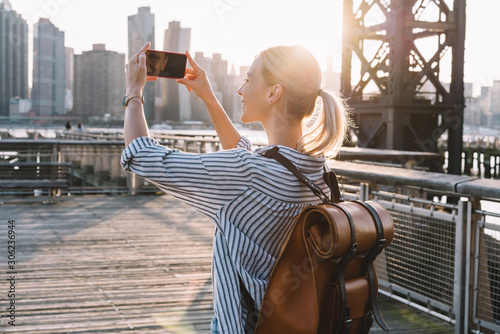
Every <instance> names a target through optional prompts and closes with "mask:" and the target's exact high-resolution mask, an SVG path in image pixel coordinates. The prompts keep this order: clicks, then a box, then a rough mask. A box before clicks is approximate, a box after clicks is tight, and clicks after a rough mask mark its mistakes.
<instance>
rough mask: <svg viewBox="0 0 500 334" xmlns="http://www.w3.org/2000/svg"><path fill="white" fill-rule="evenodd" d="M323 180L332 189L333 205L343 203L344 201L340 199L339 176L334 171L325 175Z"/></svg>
mask: <svg viewBox="0 0 500 334" xmlns="http://www.w3.org/2000/svg"><path fill="white" fill-rule="evenodd" d="M323 180H325V183H326V185H327V186H328V188H330V193H331V199H330V201H331V202H333V203H338V202H342V201H343V199H342V198H341V197H340V188H339V181H338V180H337V175H336V174H335V172H334V171H333V170H331V171H328V172H326V173H324V174H323Z"/></svg>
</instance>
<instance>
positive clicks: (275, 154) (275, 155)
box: [263, 146, 330, 203]
mask: <svg viewBox="0 0 500 334" xmlns="http://www.w3.org/2000/svg"><path fill="white" fill-rule="evenodd" d="M279 150H280V148H279V147H278V146H274V147H272V148H270V149H269V150H267V151H265V152H264V154H263V155H264V156H265V157H266V158H270V159H274V160H276V161H278V162H279V163H280V164H281V165H283V167H285V168H286V169H288V170H289V171H290V172H292V174H293V175H295V176H296V177H297V178H298V179H299V180H300V181H302V183H304V184H305V185H306V186H307V187H308V188H309V189H311V191H312V192H313V193H314V195H316V196H318V197H319V198H320V199H321V200H322V201H323V202H324V203H327V202H329V201H330V199H329V198H328V195H326V194H325V193H324V192H323V190H321V188H320V187H318V186H317V185H315V184H314V183H312V182H311V180H309V179H308V178H307V177H306V176H305V175H304V174H302V172H301V171H299V170H298V169H297V167H295V165H294V164H293V163H292V162H291V161H290V160H288V159H287V158H286V157H285V156H284V155H282V154H281V153H279Z"/></svg>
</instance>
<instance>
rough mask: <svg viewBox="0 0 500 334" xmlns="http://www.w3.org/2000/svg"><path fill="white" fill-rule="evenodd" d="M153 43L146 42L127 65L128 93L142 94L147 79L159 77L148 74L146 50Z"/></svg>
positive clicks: (151, 79)
mask: <svg viewBox="0 0 500 334" xmlns="http://www.w3.org/2000/svg"><path fill="white" fill-rule="evenodd" d="M150 46H151V43H149V42H148V43H146V44H145V45H144V46H143V47H142V48H141V49H140V50H139V52H137V54H136V55H135V56H133V57H132V58H130V60H129V61H128V63H127V65H125V69H126V75H127V95H131V96H132V95H142V90H143V89H144V85H145V84H146V81H153V80H156V79H158V77H153V76H148V75H147V68H146V51H147V50H148V49H149V47H150Z"/></svg>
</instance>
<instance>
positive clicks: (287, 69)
mask: <svg viewBox="0 0 500 334" xmlns="http://www.w3.org/2000/svg"><path fill="white" fill-rule="evenodd" d="M260 56H261V58H262V75H263V78H264V82H265V83H266V85H268V86H272V85H275V84H280V85H282V86H283V88H284V110H283V119H285V120H286V119H291V120H299V121H303V120H304V119H306V118H309V117H311V120H313V124H312V125H311V126H308V127H306V129H304V132H305V134H304V135H303V137H302V138H301V139H300V140H299V141H298V143H297V150H298V151H299V152H303V153H306V154H309V155H327V154H328V155H329V156H330V155H335V154H336V153H337V152H338V150H339V149H340V146H341V145H342V143H343V141H344V137H345V134H346V132H347V130H348V129H349V125H350V123H349V120H348V117H347V112H348V109H347V107H346V104H345V102H344V101H343V99H341V98H339V97H336V96H334V95H332V94H331V93H329V92H326V91H324V90H322V89H319V88H320V86H321V81H322V74H321V68H320V66H319V63H318V61H317V60H316V58H315V57H314V56H313V55H312V53H310V52H309V51H308V50H306V49H305V48H304V47H301V46H276V47H272V48H269V49H267V50H264V51H262V52H261V54H260ZM297 64H300V66H297ZM318 89H319V91H318ZM318 96H319V97H321V99H322V107H321V110H320V111H319V112H318V110H315V109H316V108H315V107H316V102H317V100H318Z"/></svg>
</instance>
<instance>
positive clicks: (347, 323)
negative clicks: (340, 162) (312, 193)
mask: <svg viewBox="0 0 500 334" xmlns="http://www.w3.org/2000/svg"><path fill="white" fill-rule="evenodd" d="M332 196H333V195H332ZM330 204H331V205H333V206H335V207H336V208H338V209H339V210H341V211H342V212H344V214H345V215H346V217H347V221H348V222H349V228H350V230H351V247H350V248H349V251H348V252H347V254H346V255H345V256H344V257H343V258H342V259H341V260H340V261H339V263H338V265H337V268H336V270H335V272H334V274H333V276H332V277H331V278H330V281H331V282H335V281H337V280H338V282H339V288H340V297H341V303H342V307H341V308H340V317H339V319H340V320H342V321H343V322H342V323H339V324H337V330H336V333H340V334H348V333H349V332H350V330H351V323H352V320H351V315H350V311H351V310H350V307H349V306H347V290H346V287H345V277H344V271H345V269H346V268H347V265H348V264H349V262H351V260H352V259H354V258H355V257H356V255H357V247H358V243H357V241H356V229H355V227H354V221H353V219H352V216H351V214H350V213H349V211H347V210H346V209H345V208H344V207H343V206H340V205H338V204H336V203H330Z"/></svg>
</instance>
